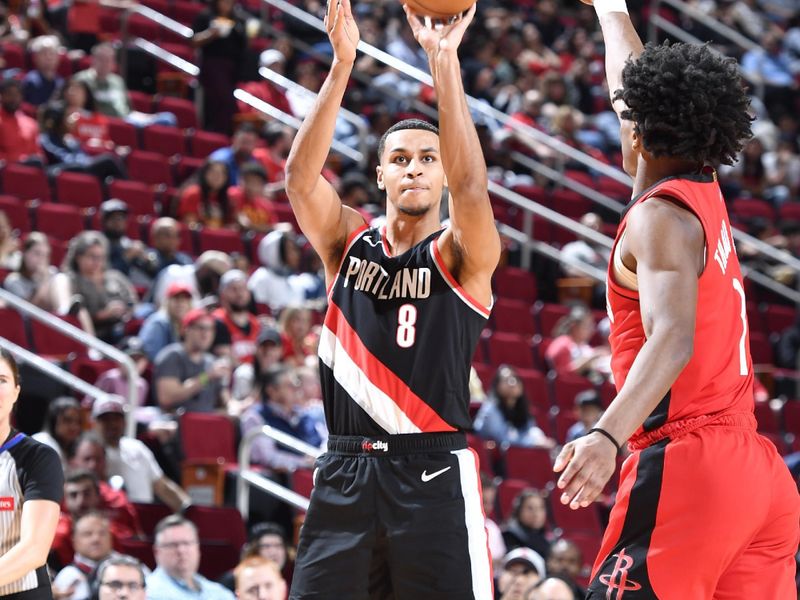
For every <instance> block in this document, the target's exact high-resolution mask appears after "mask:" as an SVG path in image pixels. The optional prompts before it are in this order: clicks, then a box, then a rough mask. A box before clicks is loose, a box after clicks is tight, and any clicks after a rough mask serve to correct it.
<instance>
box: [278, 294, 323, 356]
mask: <svg viewBox="0 0 800 600" xmlns="http://www.w3.org/2000/svg"><path fill="white" fill-rule="evenodd" d="M279 325H280V330H281V342H282V346H283V361H284V362H285V363H286V364H288V365H292V366H296V367H299V366H302V365H304V364H305V362H306V358H307V357H309V356H312V355H314V354H315V353H316V351H317V343H318V342H319V339H318V336H317V335H316V334H315V333H314V332H313V331H312V329H311V325H312V321H311V311H310V310H308V309H307V308H303V307H300V306H287V307H286V308H284V309H283V311H281V317H280V321H279Z"/></svg>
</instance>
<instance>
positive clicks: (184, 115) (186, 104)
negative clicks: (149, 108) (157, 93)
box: [156, 96, 197, 129]
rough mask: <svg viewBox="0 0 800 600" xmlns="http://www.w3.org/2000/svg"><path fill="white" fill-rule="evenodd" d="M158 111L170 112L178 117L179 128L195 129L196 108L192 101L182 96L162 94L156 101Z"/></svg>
mask: <svg viewBox="0 0 800 600" xmlns="http://www.w3.org/2000/svg"><path fill="white" fill-rule="evenodd" d="M156 109H157V110H158V111H159V112H171V113H172V114H173V115H175V118H177V119H178V127H180V128H181V129H197V109H195V106H194V103H193V102H191V101H190V100H185V99H183V98H175V97H173V96H162V97H161V98H159V99H158V101H157V103H156Z"/></svg>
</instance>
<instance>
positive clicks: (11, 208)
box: [0, 195, 31, 233]
mask: <svg viewBox="0 0 800 600" xmlns="http://www.w3.org/2000/svg"><path fill="white" fill-rule="evenodd" d="M0 211H3V212H4V213H6V216H7V217H8V220H9V222H10V223H11V228H12V229H18V230H19V231H20V232H22V233H27V232H29V231H30V230H31V219H30V215H29V214H28V207H27V206H25V203H24V202H23V201H22V200H20V199H19V198H16V197H15V196H6V195H2V196H0Z"/></svg>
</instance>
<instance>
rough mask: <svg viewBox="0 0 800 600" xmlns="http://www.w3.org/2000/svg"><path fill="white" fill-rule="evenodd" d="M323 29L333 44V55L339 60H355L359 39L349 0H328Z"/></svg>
mask: <svg viewBox="0 0 800 600" xmlns="http://www.w3.org/2000/svg"><path fill="white" fill-rule="evenodd" d="M325 31H327V32H328V38H330V40H331V45H332V46H333V55H334V57H335V58H336V59H337V60H339V61H341V62H348V63H354V62H355V61H356V47H357V46H358V42H359V40H360V39H361V34H359V32H358V26H357V25H356V20H355V19H354V18H353V9H352V7H351V6H350V0H328V9H327V11H326V12H325Z"/></svg>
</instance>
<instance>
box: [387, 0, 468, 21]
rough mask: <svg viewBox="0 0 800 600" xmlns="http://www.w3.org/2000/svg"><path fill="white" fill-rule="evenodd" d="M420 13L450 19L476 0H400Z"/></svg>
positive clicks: (435, 17)
mask: <svg viewBox="0 0 800 600" xmlns="http://www.w3.org/2000/svg"><path fill="white" fill-rule="evenodd" d="M400 2H401V4H408V7H409V8H410V9H411V10H412V11H413V12H415V13H417V14H418V15H424V16H426V17H432V18H434V19H449V18H450V17H452V16H453V15H458V14H461V13H462V12H464V11H465V10H467V9H468V8H469V7H470V6H472V5H473V4H475V0H400Z"/></svg>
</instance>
